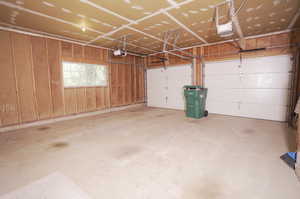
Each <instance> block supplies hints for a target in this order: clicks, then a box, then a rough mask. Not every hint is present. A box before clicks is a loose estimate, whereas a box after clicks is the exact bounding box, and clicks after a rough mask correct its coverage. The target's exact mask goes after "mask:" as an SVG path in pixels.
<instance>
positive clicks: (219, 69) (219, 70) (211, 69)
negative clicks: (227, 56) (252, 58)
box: [205, 60, 240, 75]
mask: <svg viewBox="0 0 300 199" xmlns="http://www.w3.org/2000/svg"><path fill="white" fill-rule="evenodd" d="M224 64H225V65H226V66H227V67H223V66H224ZM239 65H240V61H239V60H231V61H221V62H209V63H208V64H207V65H206V66H205V75H218V74H219V75H226V74H239V73H240V69H239Z"/></svg>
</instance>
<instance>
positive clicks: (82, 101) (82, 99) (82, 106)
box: [76, 88, 87, 113]
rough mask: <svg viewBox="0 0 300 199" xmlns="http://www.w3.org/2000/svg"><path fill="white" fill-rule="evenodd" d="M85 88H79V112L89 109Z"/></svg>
mask: <svg viewBox="0 0 300 199" xmlns="http://www.w3.org/2000/svg"><path fill="white" fill-rule="evenodd" d="M85 90H86V89H85V88H77V89H76V94H77V113H82V112H86V111H87V100H86V92H85Z"/></svg>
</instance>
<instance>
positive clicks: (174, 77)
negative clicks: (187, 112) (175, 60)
mask: <svg viewBox="0 0 300 199" xmlns="http://www.w3.org/2000/svg"><path fill="white" fill-rule="evenodd" d="M166 73H167V82H168V89H167V97H168V98H167V107H168V108H171V109H179V110H184V107H185V106H184V103H185V100H184V91H183V86H184V85H190V84H191V67H190V66H188V65H184V66H176V67H170V68H168V69H167V70H166Z"/></svg>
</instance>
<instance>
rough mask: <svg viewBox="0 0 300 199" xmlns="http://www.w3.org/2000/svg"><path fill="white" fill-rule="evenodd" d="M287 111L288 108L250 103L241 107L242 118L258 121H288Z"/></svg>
mask: <svg viewBox="0 0 300 199" xmlns="http://www.w3.org/2000/svg"><path fill="white" fill-rule="evenodd" d="M287 111H288V108H287V106H278V105H276V106H274V105H266V104H249V103H248V104H241V105H240V116H242V117H249V118H256V119H266V120H274V121H286V118H287Z"/></svg>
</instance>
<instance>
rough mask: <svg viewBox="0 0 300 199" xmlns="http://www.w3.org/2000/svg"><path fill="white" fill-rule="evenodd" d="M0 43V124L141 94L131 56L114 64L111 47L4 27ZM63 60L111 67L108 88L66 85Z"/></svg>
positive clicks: (67, 112)
mask: <svg viewBox="0 0 300 199" xmlns="http://www.w3.org/2000/svg"><path fill="white" fill-rule="evenodd" d="M0 41H1V44H3V45H4V48H2V51H3V52H2V51H1V50H0V51H1V55H0V59H1V63H0V64H1V68H0V72H1V74H0V78H1V79H0V83H1V85H0V105H1V109H0V110H1V112H0V113H1V114H0V126H1V125H2V126H3V125H5V126H6V125H11V124H20V123H24V122H30V121H36V120H39V119H47V118H56V117H60V116H64V115H70V114H78V113H83V112H87V111H96V110H100V109H104V108H109V107H112V106H122V105H129V104H133V103H136V101H137V100H138V98H140V95H141V93H142V92H141V91H140V89H141V88H142V87H137V86H133V85H134V84H135V85H137V84H141V79H140V78H143V77H142V76H140V72H139V69H138V68H137V66H136V65H135V63H134V60H135V58H134V57H133V56H131V55H129V56H127V57H125V58H124V57H116V58H113V60H114V61H116V62H119V63H118V64H111V65H109V64H108V63H107V61H108V50H107V49H99V48H93V47H83V46H80V45H76V44H71V43H67V42H61V41H58V40H54V39H46V38H41V37H34V36H27V35H23V34H17V33H11V32H5V31H4V32H0ZM62 60H66V61H74V62H85V63H95V64H104V65H108V80H109V84H108V86H107V87H90V88H84V87H80V88H64V85H63V74H62V72H63V70H62V64H61V62H62ZM140 60H142V59H139V60H138V62H140ZM125 62H128V63H125ZM135 75H136V76H139V77H135ZM142 97H143V96H142Z"/></svg>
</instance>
